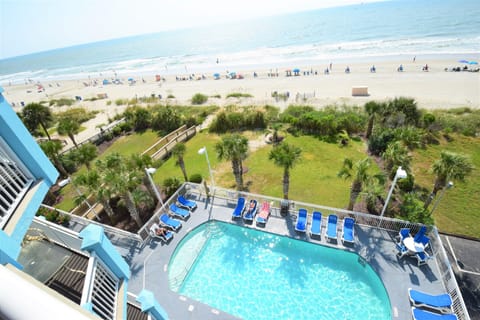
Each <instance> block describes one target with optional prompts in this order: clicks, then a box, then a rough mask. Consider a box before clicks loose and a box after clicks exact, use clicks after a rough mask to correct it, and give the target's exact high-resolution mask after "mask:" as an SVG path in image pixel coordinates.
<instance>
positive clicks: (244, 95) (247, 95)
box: [227, 92, 253, 98]
mask: <svg viewBox="0 0 480 320" xmlns="http://www.w3.org/2000/svg"><path fill="white" fill-rule="evenodd" d="M251 97H253V96H252V95H251V94H250V93H240V92H232V93H229V94H227V98H251Z"/></svg>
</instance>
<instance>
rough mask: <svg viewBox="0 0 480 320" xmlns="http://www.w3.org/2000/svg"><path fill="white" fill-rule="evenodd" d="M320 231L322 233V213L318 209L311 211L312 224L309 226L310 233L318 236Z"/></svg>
mask: <svg viewBox="0 0 480 320" xmlns="http://www.w3.org/2000/svg"><path fill="white" fill-rule="evenodd" d="M321 233H322V213H321V212H319V211H313V213H312V225H311V226H310V235H311V236H318V237H320V235H321Z"/></svg>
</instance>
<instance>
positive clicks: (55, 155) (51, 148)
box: [40, 140, 68, 177]
mask: <svg viewBox="0 0 480 320" xmlns="http://www.w3.org/2000/svg"><path fill="white" fill-rule="evenodd" d="M40 148H42V150H43V152H45V154H46V155H47V157H48V158H49V159H50V160H51V161H52V162H53V164H54V165H55V168H57V170H58V171H59V172H60V174H61V175H62V176H63V177H66V176H68V172H67V170H65V168H64V167H63V165H62V162H61V161H60V152H61V151H62V149H63V145H62V143H61V142H60V141H57V140H48V141H43V142H40Z"/></svg>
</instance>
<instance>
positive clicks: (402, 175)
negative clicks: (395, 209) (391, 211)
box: [380, 167, 407, 217]
mask: <svg viewBox="0 0 480 320" xmlns="http://www.w3.org/2000/svg"><path fill="white" fill-rule="evenodd" d="M406 177H407V172H406V171H405V170H403V169H402V167H398V169H397V172H396V173H395V178H393V182H392V186H391V187H390V191H388V196H387V200H386V201H385V204H384V205H383V209H382V213H381V214H380V217H383V214H384V213H385V210H387V206H388V201H390V197H391V196H392V193H393V188H395V184H396V183H397V180H398V179H405V178H406Z"/></svg>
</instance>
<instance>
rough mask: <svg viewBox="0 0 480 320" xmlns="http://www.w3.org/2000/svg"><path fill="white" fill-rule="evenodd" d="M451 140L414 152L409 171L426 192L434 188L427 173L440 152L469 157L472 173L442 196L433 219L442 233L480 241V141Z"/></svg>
mask: <svg viewBox="0 0 480 320" xmlns="http://www.w3.org/2000/svg"><path fill="white" fill-rule="evenodd" d="M453 138H454V140H453V141H452V142H447V141H445V139H442V140H441V142H440V144H439V145H430V146H428V149H425V150H417V151H415V152H414V155H413V156H414V158H413V162H412V168H413V172H414V174H415V181H416V183H417V184H419V185H421V186H422V187H425V188H427V189H428V190H431V189H432V188H433V183H434V181H435V175H434V174H432V173H431V172H430V167H431V165H432V164H433V163H434V162H435V161H436V160H437V159H438V158H439V157H440V152H441V151H442V150H448V151H452V152H457V153H463V154H465V155H468V156H470V159H471V160H472V162H473V164H474V166H475V169H474V171H473V172H472V174H471V175H470V176H469V177H467V179H466V181H465V182H464V183H462V182H457V181H454V187H453V188H452V189H449V190H448V191H446V192H445V194H444V196H443V198H442V199H441V200H440V202H439V203H438V206H437V208H436V209H435V211H434V214H433V216H434V219H435V224H436V225H437V227H438V229H439V230H441V231H444V232H448V233H454V234H463V235H467V236H472V237H476V238H480V224H479V223H478V221H479V219H480V201H479V200H478V199H480V141H479V139H478V138H471V137H465V136H460V135H455V136H453ZM438 196H439V195H437V197H438ZM434 202H435V200H434ZM431 208H433V203H432V206H431Z"/></svg>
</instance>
